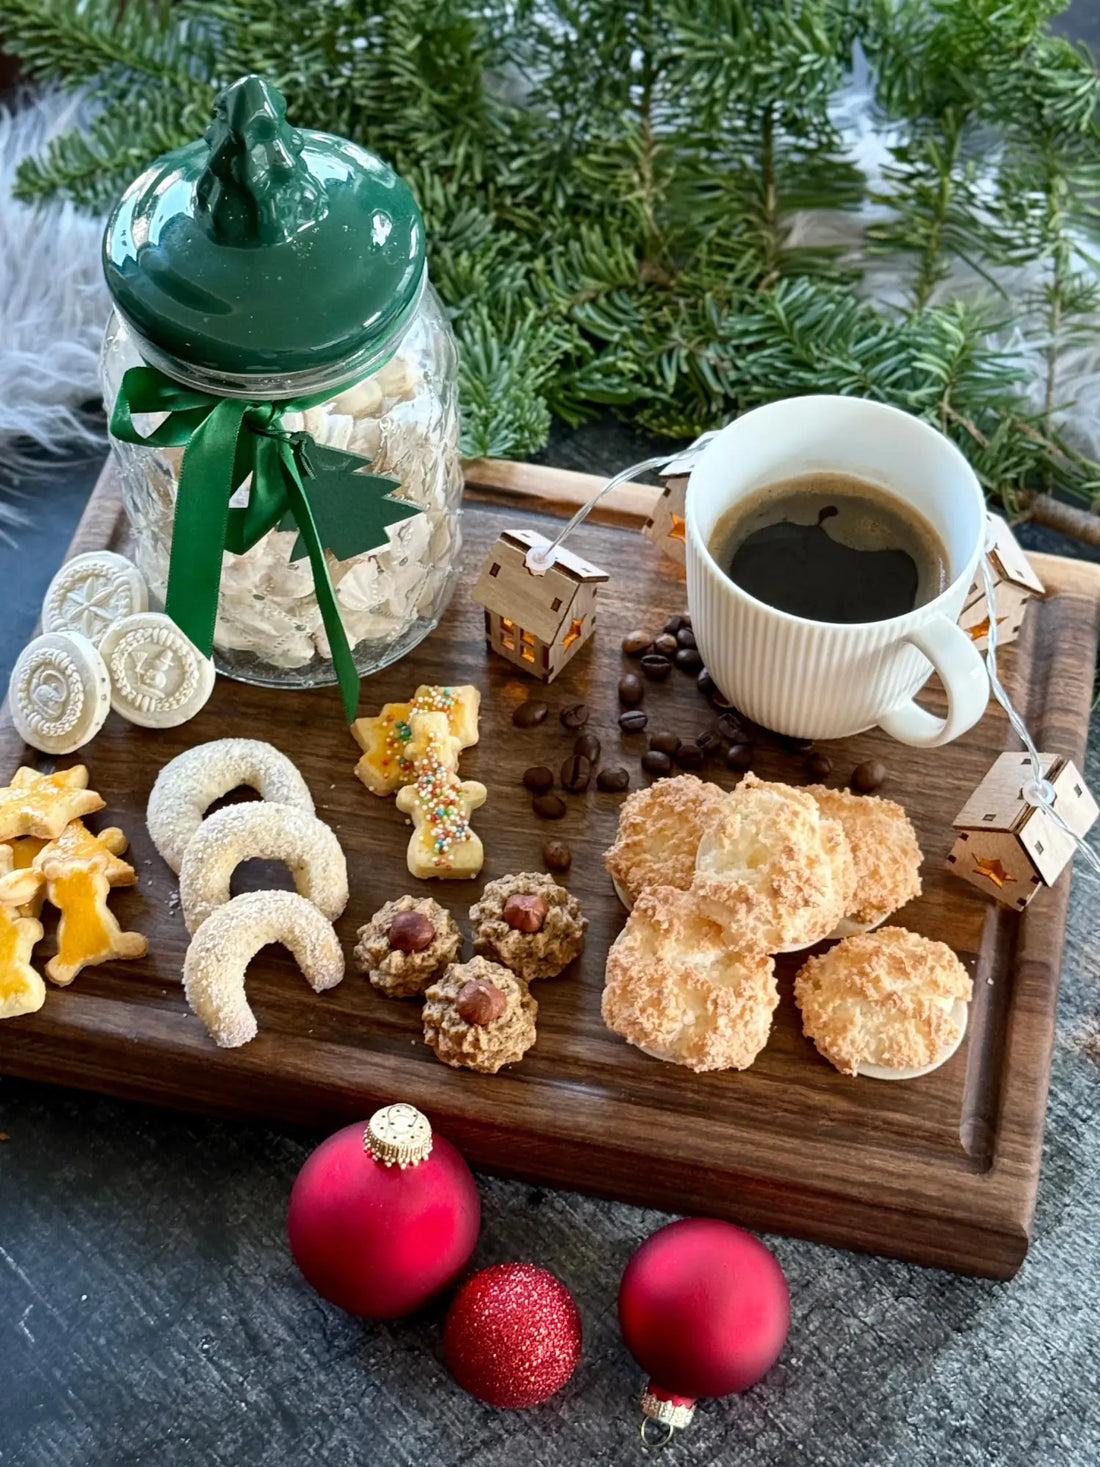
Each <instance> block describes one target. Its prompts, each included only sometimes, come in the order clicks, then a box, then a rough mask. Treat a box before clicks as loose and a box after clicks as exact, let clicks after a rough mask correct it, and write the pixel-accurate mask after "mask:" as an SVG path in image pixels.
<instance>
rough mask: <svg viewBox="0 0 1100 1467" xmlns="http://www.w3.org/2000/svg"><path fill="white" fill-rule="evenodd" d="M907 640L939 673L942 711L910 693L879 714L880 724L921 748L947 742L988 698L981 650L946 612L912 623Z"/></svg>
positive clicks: (980, 711)
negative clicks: (942, 713) (943, 694)
mask: <svg viewBox="0 0 1100 1467" xmlns="http://www.w3.org/2000/svg"><path fill="white" fill-rule="evenodd" d="M906 641H908V642H910V643H912V645H913V646H914V647H916V648H918V649H919V651H921V652H923V653H924V655H925V657H927V658H928V660H929V662H930V663H931V664H932V666H933V667H934V668H935V670H936V672H938V673H939V677H940V682H941V683H943V687H944V691H945V692H946V694H947V717H946V718H937V717H936V715H935V714H934V713H929V712H928V711H927V710H926V709H924V708H921V707H920V706H919V705H918V704H917V703H915V702H914V701H913V700H912V698H910V699H908V700H907V701H906V702H904V703H902V704H900V706H899V707H897V708H894V709H892V710H891V712H889V713H887V714H886V715H885V717H883V718H880V719H879V726H880V727H881V728H883V729H885V731H886V732H887V733H888V734H889V735H890V737H891V738H895V739H897V740H898V741H899V743H902V744H913V745H915V746H916V747H921V748H926V749H932V748H935V747H936V746H937V745H938V744H949V743H950V742H951V740H952V739H957V738H958V737H959V735H960V734H964V733H965V732H966V731H967V729H968V728H972V727H973V726H974V724H976V723H977V721H978V719H979V718H981V716H982V714H983V713H984V712H985V710H986V705H987V704H988V702H989V674H988V672H987V671H986V666H985V663H984V662H983V661H982V657H981V653H980V652H979V651H978V649H977V647H975V645H974V643H973V641H972V640H971V638H970V637H969V636H968V635H967V633H966V632H964V631H963V629H962V627H960V626H958V625H957V624H956V623H955V622H953V621H948V619H947V617H945V616H938V617H936V618H935V620H934V621H930V622H928V623H926V625H924V626H922V627H917V628H916V629H915V630H914V631H912V632H910V633H909V634H908V636H907V637H906Z"/></svg>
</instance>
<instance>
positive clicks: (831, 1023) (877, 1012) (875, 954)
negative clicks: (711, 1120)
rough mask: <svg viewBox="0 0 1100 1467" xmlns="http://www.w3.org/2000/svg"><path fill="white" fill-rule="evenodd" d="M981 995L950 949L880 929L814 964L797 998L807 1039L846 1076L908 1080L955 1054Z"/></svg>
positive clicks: (801, 979) (802, 974) (797, 986)
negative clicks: (971, 1004) (969, 1011)
mask: <svg viewBox="0 0 1100 1467" xmlns="http://www.w3.org/2000/svg"><path fill="white" fill-rule="evenodd" d="M973 987H974V986H973V984H972V982H971V980H970V977H969V975H968V973H967V971H966V969H965V968H964V967H963V965H962V963H960V962H959V960H958V958H957V957H956V956H955V954H954V953H953V952H952V951H951V949H950V948H949V947H948V946H947V944H946V943H944V942H933V941H932V939H931V938H927V937H921V936H920V935H919V934H918V933H916V932H909V931H908V930H907V929H906V928H904V927H880V928H879V929H878V931H877V932H866V933H860V934H858V935H857V936H855V937H846V938H845V939H844V941H843V942H838V943H837V945H836V946H835V947H833V948H830V949H829V951H828V952H826V953H823V954H821V956H819V957H814V958H809V959H807V961H806V962H805V963H803V965H802V967H801V968H800V969H799V971H798V976H797V977H796V978H795V983H794V996H795V1002H796V1003H797V1004H798V1007H799V1009H800V1010H801V1012H802V1030H803V1033H804V1034H805V1035H806V1036H807V1037H808V1038H809V1039H812V1040H813V1042H814V1044H815V1045H816V1046H817V1048H818V1050H819V1051H820V1052H821V1054H823V1055H824V1057H825V1058H826V1059H827V1060H828V1061H829V1062H830V1064H833V1065H835V1066H836V1068H837V1069H838V1070H840V1072H841V1073H842V1074H845V1075H857V1074H872V1075H873V1076H874V1077H875V1078H883V1079H903V1078H904V1079H908V1078H913V1077H914V1072H925V1073H926V1072H927V1071H928V1070H929V1069H935V1068H936V1067H937V1066H938V1065H940V1064H942V1063H943V1062H944V1061H945V1060H946V1059H948V1058H949V1057H950V1056H951V1055H952V1054H953V1053H954V1051H955V1049H956V1048H957V1047H958V1045H959V1043H960V1041H961V1040H962V1036H963V1033H964V1032H965V1029H966V1017H967V1006H968V1004H969V1002H970V999H971V997H972V994H973Z"/></svg>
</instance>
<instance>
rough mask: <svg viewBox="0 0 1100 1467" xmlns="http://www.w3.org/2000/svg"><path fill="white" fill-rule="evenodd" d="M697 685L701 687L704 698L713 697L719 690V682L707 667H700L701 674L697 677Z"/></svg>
mask: <svg viewBox="0 0 1100 1467" xmlns="http://www.w3.org/2000/svg"><path fill="white" fill-rule="evenodd" d="M695 686H696V687H697V688H698V689H699V691H700V692H701V693H702V695H703V697H704V698H713V697H714V695H715V693H716V692H717V691H718V684H717V683H716V682H715V681H714V679H713V678H712V677H711V675H710V673H709V672H708V671H707V670H706V668H705V667H704V668H701V669H700V671H699V676H698V677H697V678H696V679H695Z"/></svg>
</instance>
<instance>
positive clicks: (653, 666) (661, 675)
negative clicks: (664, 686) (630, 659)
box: [642, 652, 672, 683]
mask: <svg viewBox="0 0 1100 1467" xmlns="http://www.w3.org/2000/svg"><path fill="white" fill-rule="evenodd" d="M642 671H643V672H644V673H645V675H646V677H647V678H649V680H650V682H651V683H663V682H664V680H665V678H666V677H668V675H669V673H670V672H671V671H672V663H671V662H670V661H669V660H668V658H667V657H661V656H660V655H659V654H657V653H656V652H647V653H646V655H645V656H644V657H643V658H642Z"/></svg>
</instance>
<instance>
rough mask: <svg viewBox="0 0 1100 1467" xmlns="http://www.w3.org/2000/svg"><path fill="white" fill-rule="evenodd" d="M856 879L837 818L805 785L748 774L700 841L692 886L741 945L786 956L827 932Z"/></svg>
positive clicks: (847, 902) (706, 909)
mask: <svg viewBox="0 0 1100 1467" xmlns="http://www.w3.org/2000/svg"><path fill="white" fill-rule="evenodd" d="M855 879H856V877H855V865H854V863H853V861H852V852H851V850H850V849H849V847H848V840H847V837H846V836H845V834H844V828H843V826H842V825H841V824H840V822H839V821H838V820H830V819H828V818H827V817H826V816H824V815H822V813H821V810H820V809H819V807H818V804H817V801H816V800H815V799H814V797H813V796H812V795H808V794H806V792H805V791H804V790H800V789H794V788H793V787H792V786H791V785H787V784H770V783H768V782H767V781H765V780H761V779H757V777H756V775H755V774H746V775H745V777H744V779H743V780H742V781H741V782H740V784H738V785H737V786H736V787H735V788H734V789H733V790H731V791H730V793H729V795H727V797H726V799H725V802H724V803H723V805H722V808H721V810H720V811H719V812H718V814H717V815H716V816H715V817H714V818H713V819H712V820H711V822H710V824H709V825H708V826H707V828H706V830H705V831H704V833H703V836H702V839H701V840H700V841H699V849H698V852H697V854H696V858H695V876H694V879H693V882H692V885H693V888H694V890H695V891H696V892H697V893H698V896H699V902H700V906H701V908H702V910H703V911H704V912H705V913H706V914H707V915H708V916H709V917H711V918H713V920H714V921H716V922H719V923H721V924H722V925H723V926H724V927H726V928H727V929H728V930H729V932H730V935H731V938H732V940H733V941H734V943H735V944H736V945H737V946H738V947H743V948H747V947H756V948H759V949H760V950H761V951H762V952H769V953H783V952H796V951H797V950H798V949H799V948H803V947H810V946H811V945H812V944H813V943H815V942H820V941H821V940H822V939H823V938H825V937H828V935H829V933H830V932H832V930H833V928H834V927H835V926H836V925H837V923H838V922H839V921H840V919H841V918H842V917H843V916H844V914H845V913H846V912H847V910H848V907H849V905H850V903H851V901H852V897H853V894H854V891H855Z"/></svg>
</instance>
